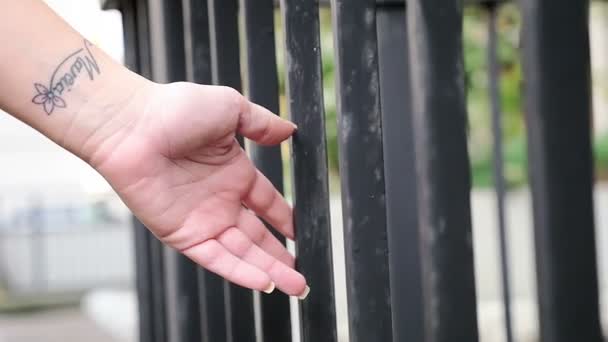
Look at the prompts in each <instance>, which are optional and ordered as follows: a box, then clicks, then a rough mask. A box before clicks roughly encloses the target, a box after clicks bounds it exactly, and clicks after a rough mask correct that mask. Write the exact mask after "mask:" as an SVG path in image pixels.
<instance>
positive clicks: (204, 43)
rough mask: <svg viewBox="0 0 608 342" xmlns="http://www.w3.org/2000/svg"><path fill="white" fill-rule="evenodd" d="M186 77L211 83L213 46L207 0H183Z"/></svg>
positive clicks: (195, 81) (191, 80)
mask: <svg viewBox="0 0 608 342" xmlns="http://www.w3.org/2000/svg"><path fill="white" fill-rule="evenodd" d="M182 9H183V18H184V47H185V60H186V65H185V68H186V79H187V80H188V81H190V82H194V83H199V84H210V83H211V82H212V75H211V51H210V49H211V47H210V41H209V38H210V37H209V12H208V5H207V0H182Z"/></svg>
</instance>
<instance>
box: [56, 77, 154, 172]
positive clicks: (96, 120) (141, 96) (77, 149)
mask: <svg viewBox="0 0 608 342" xmlns="http://www.w3.org/2000/svg"><path fill="white" fill-rule="evenodd" d="M153 85H154V83H153V82H151V81H149V80H147V79H145V78H143V77H141V76H139V75H137V74H135V73H133V72H131V71H129V70H127V69H126V68H122V66H120V70H119V71H118V72H115V73H112V77H111V78H110V77H107V78H106V80H103V81H102V82H100V83H99V84H98V87H96V89H95V91H93V92H92V93H91V94H90V95H89V96H88V98H87V99H86V100H85V101H83V103H82V104H81V106H80V108H79V109H78V110H77V111H76V112H75V113H74V115H73V116H72V118H71V120H70V123H69V124H68V125H67V126H66V128H65V130H64V132H63V135H62V138H61V140H60V141H59V142H58V143H59V144H60V145H61V146H62V147H64V148H65V149H67V150H69V151H70V152H72V153H73V154H75V155H76V156H78V157H79V158H81V159H82V160H84V161H85V162H87V163H89V164H94V162H95V161H94V159H95V155H96V154H97V152H98V151H99V150H101V149H105V148H108V146H105V145H107V144H109V143H111V142H112V141H119V140H120V138H121V136H123V135H125V134H128V131H129V130H130V129H131V127H132V126H133V125H134V124H135V122H136V121H137V117H138V116H139V115H141V114H142V112H143V111H144V108H143V106H144V105H145V103H146V102H147V96H148V93H149V91H148V90H149V89H150V88H152V86H153Z"/></svg>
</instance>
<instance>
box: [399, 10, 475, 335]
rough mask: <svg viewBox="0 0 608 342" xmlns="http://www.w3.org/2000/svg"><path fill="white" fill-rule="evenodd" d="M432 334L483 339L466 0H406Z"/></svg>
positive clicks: (425, 281)
mask: <svg viewBox="0 0 608 342" xmlns="http://www.w3.org/2000/svg"><path fill="white" fill-rule="evenodd" d="M407 19H408V43H409V51H410V65H412V66H415V67H413V68H412V70H411V80H412V83H411V90H412V91H411V96H412V97H411V99H412V104H413V107H412V108H413V116H414V142H415V144H414V145H415V148H416V174H417V177H416V178H417V185H418V187H417V189H418V210H419V220H420V221H419V226H420V243H421V251H420V252H421V253H420V254H421V261H422V270H423V293H424V298H423V300H424V304H425V309H426V310H425V327H426V336H425V337H426V338H425V340H426V341H433V342H448V341H449V342H452V341H471V342H473V341H477V339H478V336H477V313H476V299H475V276H474V265H473V246H472V236H471V208H470V198H469V197H470V194H469V191H470V185H471V181H470V172H469V157H468V153H467V138H466V120H467V112H466V101H465V86H464V63H463V57H462V2H461V1H460V0H448V1H446V0H408V3H407Z"/></svg>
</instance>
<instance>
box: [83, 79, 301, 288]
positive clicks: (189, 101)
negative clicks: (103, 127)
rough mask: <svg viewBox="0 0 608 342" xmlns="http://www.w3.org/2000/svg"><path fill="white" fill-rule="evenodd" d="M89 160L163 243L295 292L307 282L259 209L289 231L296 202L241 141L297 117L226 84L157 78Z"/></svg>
mask: <svg viewBox="0 0 608 342" xmlns="http://www.w3.org/2000/svg"><path fill="white" fill-rule="evenodd" d="M144 93H145V94H144V95H143V96H139V97H137V98H134V99H133V100H132V102H134V103H132V105H131V106H129V110H130V111H131V112H133V111H135V112H137V113H136V114H135V115H133V114H130V115H131V116H130V117H131V119H130V120H124V121H125V124H124V126H123V127H122V128H121V129H120V130H119V131H118V132H116V133H113V134H112V135H111V136H110V137H109V138H107V139H106V140H105V141H104V143H103V144H102V145H101V146H100V147H99V148H98V149H97V151H96V152H95V154H94V156H93V158H92V160H91V163H92V165H93V166H94V167H95V168H96V169H97V170H98V171H99V172H100V173H101V174H102V175H103V176H104V177H105V178H106V179H107V180H108V181H109V182H110V184H111V185H112V186H113V187H114V189H115V190H116V191H117V192H118V194H119V195H120V197H121V198H122V199H123V201H124V202H125V203H126V204H127V206H128V207H129V208H130V209H131V210H132V211H133V213H134V214H135V215H136V216H137V217H138V218H139V219H140V220H141V221H142V222H143V223H144V224H145V225H146V226H147V227H148V228H149V229H150V230H151V231H152V233H153V234H154V235H156V236H157V237H158V238H159V239H160V240H161V241H163V242H164V243H166V244H167V245H169V246H171V247H173V248H175V249H177V250H179V251H180V252H182V253H183V254H184V255H186V256H188V257H189V258H190V259H192V260H193V261H194V262H196V263H197V264H199V265H201V266H203V267H205V268H206V269H208V270H210V271H212V272H214V273H217V274H219V275H220V276H222V277H224V278H226V279H227V280H229V281H232V282H234V283H237V284H239V285H241V286H245V287H248V288H251V289H255V290H260V291H266V292H270V291H272V289H273V288H274V286H275V284H276V287H277V288H279V289H280V290H282V291H283V292H285V293H287V294H289V295H293V296H303V295H305V294H306V292H307V291H308V289H307V286H306V280H305V279H304V277H303V276H302V275H301V274H299V273H298V272H296V271H295V270H294V268H293V267H294V258H293V256H292V255H291V254H289V252H288V251H287V250H286V249H285V247H284V246H283V245H282V244H281V243H280V242H279V241H278V240H277V239H276V238H275V237H274V236H273V235H272V234H271V233H270V231H268V229H266V227H265V226H264V224H263V223H262V221H261V220H260V219H259V218H258V216H259V217H262V218H263V219H264V220H266V221H267V222H268V223H269V224H271V225H272V226H273V227H274V228H275V229H276V230H278V231H279V232H280V233H282V234H283V235H285V236H286V237H288V238H291V239H293V236H294V231H293V223H292V222H293V220H292V209H291V208H290V206H289V205H288V204H287V203H286V201H285V200H284V198H283V197H282V196H281V194H280V193H278V192H277V191H276V189H275V188H274V187H273V186H272V184H271V183H270V182H269V181H268V179H267V178H266V177H265V176H264V175H262V174H261V173H260V172H259V171H258V170H257V169H256V168H255V166H254V165H253V164H252V162H251V161H250V160H249V158H248V157H247V155H246V154H245V152H244V151H243V149H242V148H241V147H240V146H239V144H238V143H237V141H236V134H241V135H243V136H245V137H247V138H249V139H251V140H254V141H256V142H257V143H259V144H262V145H273V144H278V143H280V142H281V141H283V140H285V139H287V138H289V137H290V136H291V135H292V134H293V132H294V130H295V126H294V125H293V124H292V123H290V122H289V121H286V120H283V119H280V118H278V117H277V116H275V115H274V114H272V113H271V112H269V111H268V110H266V109H264V108H262V107H260V106H258V105H255V104H253V103H251V102H249V101H247V100H246V99H245V98H244V97H243V96H242V95H240V94H239V93H238V92H236V91H234V90H232V89H230V88H225V87H215V86H202V85H195V84H192V83H173V84H169V85H157V84H155V85H153V86H150V87H149V88H148V89H146V90H145V91H144Z"/></svg>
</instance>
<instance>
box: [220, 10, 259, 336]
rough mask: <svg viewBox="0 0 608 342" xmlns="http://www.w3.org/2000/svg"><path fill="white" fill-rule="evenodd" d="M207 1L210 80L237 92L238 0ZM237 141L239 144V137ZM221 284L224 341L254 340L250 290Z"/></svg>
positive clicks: (239, 75) (239, 89)
mask: <svg viewBox="0 0 608 342" xmlns="http://www.w3.org/2000/svg"><path fill="white" fill-rule="evenodd" d="M208 4H209V15H210V17H209V31H210V34H211V44H210V45H211V65H212V75H213V83H214V84H218V85H225V86H229V87H232V88H234V89H236V90H238V91H241V90H242V84H241V67H240V50H239V31H238V28H239V26H238V10H239V8H238V1H237V0H208ZM240 142H241V145H243V140H242V139H240ZM224 285H225V286H224V296H225V298H224V300H225V303H226V327H227V336H226V341H230V342H241V341H242V342H247V341H255V339H256V334H255V314H254V304H253V292H252V291H251V290H248V289H245V288H242V287H239V286H237V285H232V284H228V283H225V284H224Z"/></svg>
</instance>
